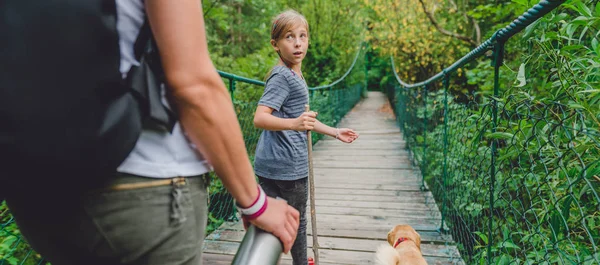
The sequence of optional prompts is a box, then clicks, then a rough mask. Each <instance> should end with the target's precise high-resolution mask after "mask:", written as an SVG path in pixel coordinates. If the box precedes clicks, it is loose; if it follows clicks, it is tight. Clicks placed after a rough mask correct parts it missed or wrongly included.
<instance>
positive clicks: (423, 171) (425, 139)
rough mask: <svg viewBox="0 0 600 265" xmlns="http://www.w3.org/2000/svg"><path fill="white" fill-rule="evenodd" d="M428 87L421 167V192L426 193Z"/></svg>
mask: <svg viewBox="0 0 600 265" xmlns="http://www.w3.org/2000/svg"><path fill="white" fill-rule="evenodd" d="M428 87H429V85H425V86H423V104H424V108H423V111H424V113H423V157H422V160H423V161H422V164H423V166H422V167H421V175H422V178H421V191H426V190H427V188H426V187H425V176H427V172H428V170H427V124H428V123H427V92H428Z"/></svg>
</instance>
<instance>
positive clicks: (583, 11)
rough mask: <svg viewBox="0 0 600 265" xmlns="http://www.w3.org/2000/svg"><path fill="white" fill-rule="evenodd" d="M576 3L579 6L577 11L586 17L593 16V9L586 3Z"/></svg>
mask: <svg viewBox="0 0 600 265" xmlns="http://www.w3.org/2000/svg"><path fill="white" fill-rule="evenodd" d="M575 5H576V6H577V11H579V13H580V14H582V15H584V16H586V17H591V16H592V10H590V8H589V7H587V6H586V5H585V3H583V2H577V3H575ZM596 9H598V7H596Z"/></svg>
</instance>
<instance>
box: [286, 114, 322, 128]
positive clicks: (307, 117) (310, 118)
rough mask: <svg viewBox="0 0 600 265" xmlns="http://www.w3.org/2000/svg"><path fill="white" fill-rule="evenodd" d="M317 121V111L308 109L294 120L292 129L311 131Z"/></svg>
mask: <svg viewBox="0 0 600 265" xmlns="http://www.w3.org/2000/svg"><path fill="white" fill-rule="evenodd" d="M316 122H317V113H316V112H314V111H307V112H304V113H302V115H300V117H298V118H295V119H293V120H292V124H291V126H290V130H294V131H311V130H313V129H314V128H315V123H316Z"/></svg>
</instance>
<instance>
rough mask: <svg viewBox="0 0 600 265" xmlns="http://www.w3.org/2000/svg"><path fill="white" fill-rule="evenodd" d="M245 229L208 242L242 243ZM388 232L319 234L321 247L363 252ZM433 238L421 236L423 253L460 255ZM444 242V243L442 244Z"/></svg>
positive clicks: (382, 241) (380, 242) (381, 241)
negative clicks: (365, 235)
mask: <svg viewBox="0 0 600 265" xmlns="http://www.w3.org/2000/svg"><path fill="white" fill-rule="evenodd" d="M244 233H245V232H244V231H241V230H224V231H222V232H220V233H219V234H218V235H211V236H209V237H207V238H206V241H205V242H206V243H207V244H219V242H224V241H226V242H236V243H240V242H241V241H242V239H243V238H244ZM386 234H387V233H382V234H380V235H379V238H376V239H363V238H341V237H332V236H323V235H319V246H320V248H321V249H330V250H348V251H362V252H375V251H376V250H377V247H378V246H379V245H385V244H389V243H388V242H387V239H386ZM431 238H433V237H432V236H431V233H428V234H427V237H423V236H421V240H422V244H421V251H422V252H423V255H427V256H437V257H453V256H457V255H458V250H457V249H456V247H454V246H446V245H444V244H443V241H440V240H436V241H435V242H434V241H433V240H431ZM307 239H308V241H307V242H308V247H312V242H313V241H312V236H310V235H309V236H308V237H307ZM440 243H442V244H440ZM209 248H211V249H213V248H214V249H218V248H220V247H209Z"/></svg>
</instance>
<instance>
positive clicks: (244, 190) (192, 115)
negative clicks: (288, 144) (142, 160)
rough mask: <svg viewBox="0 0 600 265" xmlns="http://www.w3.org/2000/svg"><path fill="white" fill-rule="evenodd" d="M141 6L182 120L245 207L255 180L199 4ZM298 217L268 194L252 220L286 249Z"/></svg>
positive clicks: (194, 0) (189, 0)
mask: <svg viewBox="0 0 600 265" xmlns="http://www.w3.org/2000/svg"><path fill="white" fill-rule="evenodd" d="M146 11H147V14H148V18H149V21H150V25H151V28H152V31H153V33H154V37H155V39H156V42H157V45H158V48H159V52H160V56H161V61H162V64H163V68H164V71H165V74H166V77H167V82H168V83H169V88H170V91H169V94H170V96H171V97H172V99H173V100H174V105H175V107H176V109H177V112H178V114H179V121H180V123H181V125H182V126H183V128H184V130H185V131H186V133H187V135H188V136H189V139H190V140H191V142H192V143H194V144H195V145H196V146H197V147H198V148H199V151H200V152H201V153H202V154H203V155H204V157H206V158H207V159H208V161H209V162H210V163H211V164H212V166H213V167H214V169H215V171H216V173H217V175H218V176H219V178H221V180H222V181H223V184H224V185H225V187H226V188H227V190H228V191H229V192H230V193H231V194H232V195H233V197H234V198H235V200H236V201H237V203H238V204H240V206H242V207H248V206H250V205H251V204H252V203H253V202H254V200H255V199H256V198H257V197H258V190H257V185H258V184H257V183H256V180H255V176H254V171H253V169H252V165H251V164H250V160H249V158H248V155H247V152H246V146H245V144H244V140H243V138H242V133H241V129H240V125H239V122H238V120H237V117H236V114H235V111H234V108H233V104H232V101H231V98H230V95H229V92H228V91H227V89H226V88H225V85H224V84H223V81H222V80H221V78H220V77H219V75H218V73H217V71H216V69H215V67H214V65H213V64H212V61H211V59H210V57H209V53H208V48H207V43H206V35H205V34H206V33H205V29H204V18H203V16H202V5H201V3H200V2H199V1H198V0H181V1H177V2H173V1H170V0H146ZM298 218H299V213H298V211H296V210H295V209H294V208H293V207H291V206H289V205H288V204H287V203H286V202H284V201H283V200H275V199H273V198H269V199H268V206H267V208H266V211H265V212H264V213H263V214H262V215H260V216H259V217H258V218H257V219H254V220H252V221H251V222H252V223H253V224H254V225H256V226H258V227H260V228H262V229H263V230H266V231H268V232H271V233H273V234H274V235H275V236H277V237H279V238H280V239H281V241H282V242H283V244H284V252H288V251H289V249H290V248H291V246H292V244H293V242H294V240H295V238H296V233H297V227H298V222H299V219H298Z"/></svg>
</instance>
